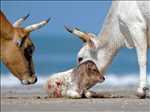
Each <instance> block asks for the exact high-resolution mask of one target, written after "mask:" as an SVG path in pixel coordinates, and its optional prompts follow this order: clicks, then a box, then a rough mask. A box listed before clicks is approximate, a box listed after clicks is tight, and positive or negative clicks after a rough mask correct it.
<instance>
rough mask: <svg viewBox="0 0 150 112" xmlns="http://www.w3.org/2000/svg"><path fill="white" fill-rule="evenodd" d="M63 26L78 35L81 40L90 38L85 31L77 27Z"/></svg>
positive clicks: (85, 40) (84, 40)
mask: <svg viewBox="0 0 150 112" xmlns="http://www.w3.org/2000/svg"><path fill="white" fill-rule="evenodd" d="M64 27H65V29H66V30H67V31H68V32H70V33H72V34H74V35H76V36H78V37H79V38H80V39H81V40H82V41H83V42H87V41H89V40H90V36H89V35H88V34H87V33H85V32H81V31H80V29H79V28H72V27H67V26H64Z"/></svg>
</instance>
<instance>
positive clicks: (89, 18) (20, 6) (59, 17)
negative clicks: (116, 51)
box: [1, 1, 111, 35]
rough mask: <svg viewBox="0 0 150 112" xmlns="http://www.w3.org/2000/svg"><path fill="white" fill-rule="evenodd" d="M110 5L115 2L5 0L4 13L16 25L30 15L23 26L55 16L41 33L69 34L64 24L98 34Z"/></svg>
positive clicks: (2, 7)
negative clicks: (23, 17) (21, 18)
mask: <svg viewBox="0 0 150 112" xmlns="http://www.w3.org/2000/svg"><path fill="white" fill-rule="evenodd" d="M110 5H111V1H2V2H1V10H2V11H3V12H4V13H5V14H6V16H7V18H8V19H9V20H10V21H11V22H12V23H13V22H15V20H17V19H18V18H19V17H22V16H24V15H26V14H28V13H29V14H30V17H29V18H28V20H26V22H24V24H23V26H26V25H29V24H32V23H36V22H39V21H41V20H44V19H47V18H49V17H51V21H50V22H49V24H48V25H47V26H45V27H44V28H42V29H40V33H44V34H49V35H56V34H64V35H65V34H66V31H65V30H64V25H68V26H75V27H79V28H80V29H83V30H84V31H89V32H93V33H96V34H97V33H98V32H99V31H100V28H101V26H102V24H103V22H104V18H105V16H106V14H107V12H108V9H109V7H110ZM38 34H39V33H37V35H38Z"/></svg>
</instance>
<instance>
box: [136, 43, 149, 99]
mask: <svg viewBox="0 0 150 112" xmlns="http://www.w3.org/2000/svg"><path fill="white" fill-rule="evenodd" d="M144 46H145V45H144ZM145 47H146V46H145ZM136 50H137V55H138V63H139V69H140V83H139V88H138V90H137V92H138V93H137V96H138V97H140V98H145V97H146V90H147V89H148V88H147V48H143V49H142V48H140V47H138V48H136Z"/></svg>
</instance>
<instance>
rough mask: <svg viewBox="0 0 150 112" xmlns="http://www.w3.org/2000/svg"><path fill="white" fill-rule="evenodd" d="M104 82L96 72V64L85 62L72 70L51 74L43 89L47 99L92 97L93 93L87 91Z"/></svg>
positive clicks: (101, 76)
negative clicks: (47, 96)
mask: <svg viewBox="0 0 150 112" xmlns="http://www.w3.org/2000/svg"><path fill="white" fill-rule="evenodd" d="M104 80H105V78H104V76H103V75H101V73H100V72H99V71H98V69H97V66H96V64H95V63H94V62H93V61H89V60H87V61H85V62H83V63H81V64H80V65H78V66H77V67H75V68H74V69H70V70H68V71H65V72H61V73H56V74H53V75H52V76H50V77H49V79H48V81H47V82H46V84H45V86H44V88H45V89H46V91H47V93H48V95H49V97H70V98H82V97H92V96H93V95H95V93H94V92H92V91H88V90H89V89H90V88H91V87H93V86H94V85H95V84H96V83H98V82H103V81H104Z"/></svg>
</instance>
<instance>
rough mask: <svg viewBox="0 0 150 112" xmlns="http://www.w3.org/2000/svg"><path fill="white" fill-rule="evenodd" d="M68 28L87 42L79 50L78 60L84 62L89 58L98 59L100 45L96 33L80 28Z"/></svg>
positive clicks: (67, 28)
mask: <svg viewBox="0 0 150 112" xmlns="http://www.w3.org/2000/svg"><path fill="white" fill-rule="evenodd" d="M65 28H66V30H67V31H68V32H70V33H72V34H74V35H76V36H77V37H79V38H80V39H81V40H82V41H83V42H84V43H85V44H84V46H83V47H82V48H81V49H80V51H79V52H78V56H77V61H78V63H82V62H83V61H85V60H87V59H94V60H96V59H97V48H98V47H99V43H98V40H97V38H96V35H95V34H93V33H87V32H81V31H80V29H78V28H71V27H66V26H65Z"/></svg>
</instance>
